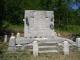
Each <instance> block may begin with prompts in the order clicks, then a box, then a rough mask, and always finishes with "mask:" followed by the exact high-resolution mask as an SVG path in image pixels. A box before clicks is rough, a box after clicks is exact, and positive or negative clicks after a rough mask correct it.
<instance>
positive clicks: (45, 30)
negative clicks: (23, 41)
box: [23, 10, 56, 38]
mask: <svg viewBox="0 0 80 60" xmlns="http://www.w3.org/2000/svg"><path fill="white" fill-rule="evenodd" d="M53 14H54V13H53V11H37V10H25V16H24V19H23V21H24V37H30V38H46V37H52V36H54V35H56V34H55V32H54V15H53Z"/></svg>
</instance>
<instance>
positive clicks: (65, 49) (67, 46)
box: [63, 41, 69, 55]
mask: <svg viewBox="0 0 80 60" xmlns="http://www.w3.org/2000/svg"><path fill="white" fill-rule="evenodd" d="M63 51H64V55H69V43H68V41H64V46H63Z"/></svg>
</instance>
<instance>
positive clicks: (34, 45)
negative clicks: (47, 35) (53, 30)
mask: <svg viewBox="0 0 80 60" xmlns="http://www.w3.org/2000/svg"><path fill="white" fill-rule="evenodd" d="M33 55H34V56H35V57H36V56H38V42H37V41H34V42H33Z"/></svg>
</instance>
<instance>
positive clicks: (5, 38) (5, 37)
mask: <svg viewBox="0 0 80 60" xmlns="http://www.w3.org/2000/svg"><path fill="white" fill-rule="evenodd" d="M6 42H7V35H4V43H6Z"/></svg>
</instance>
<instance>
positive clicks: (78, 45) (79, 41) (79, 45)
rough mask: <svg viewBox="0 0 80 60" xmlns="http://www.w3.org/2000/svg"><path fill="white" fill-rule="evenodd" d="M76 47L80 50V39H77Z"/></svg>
mask: <svg viewBox="0 0 80 60" xmlns="http://www.w3.org/2000/svg"><path fill="white" fill-rule="evenodd" d="M76 45H77V47H79V48H80V38H76Z"/></svg>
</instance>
